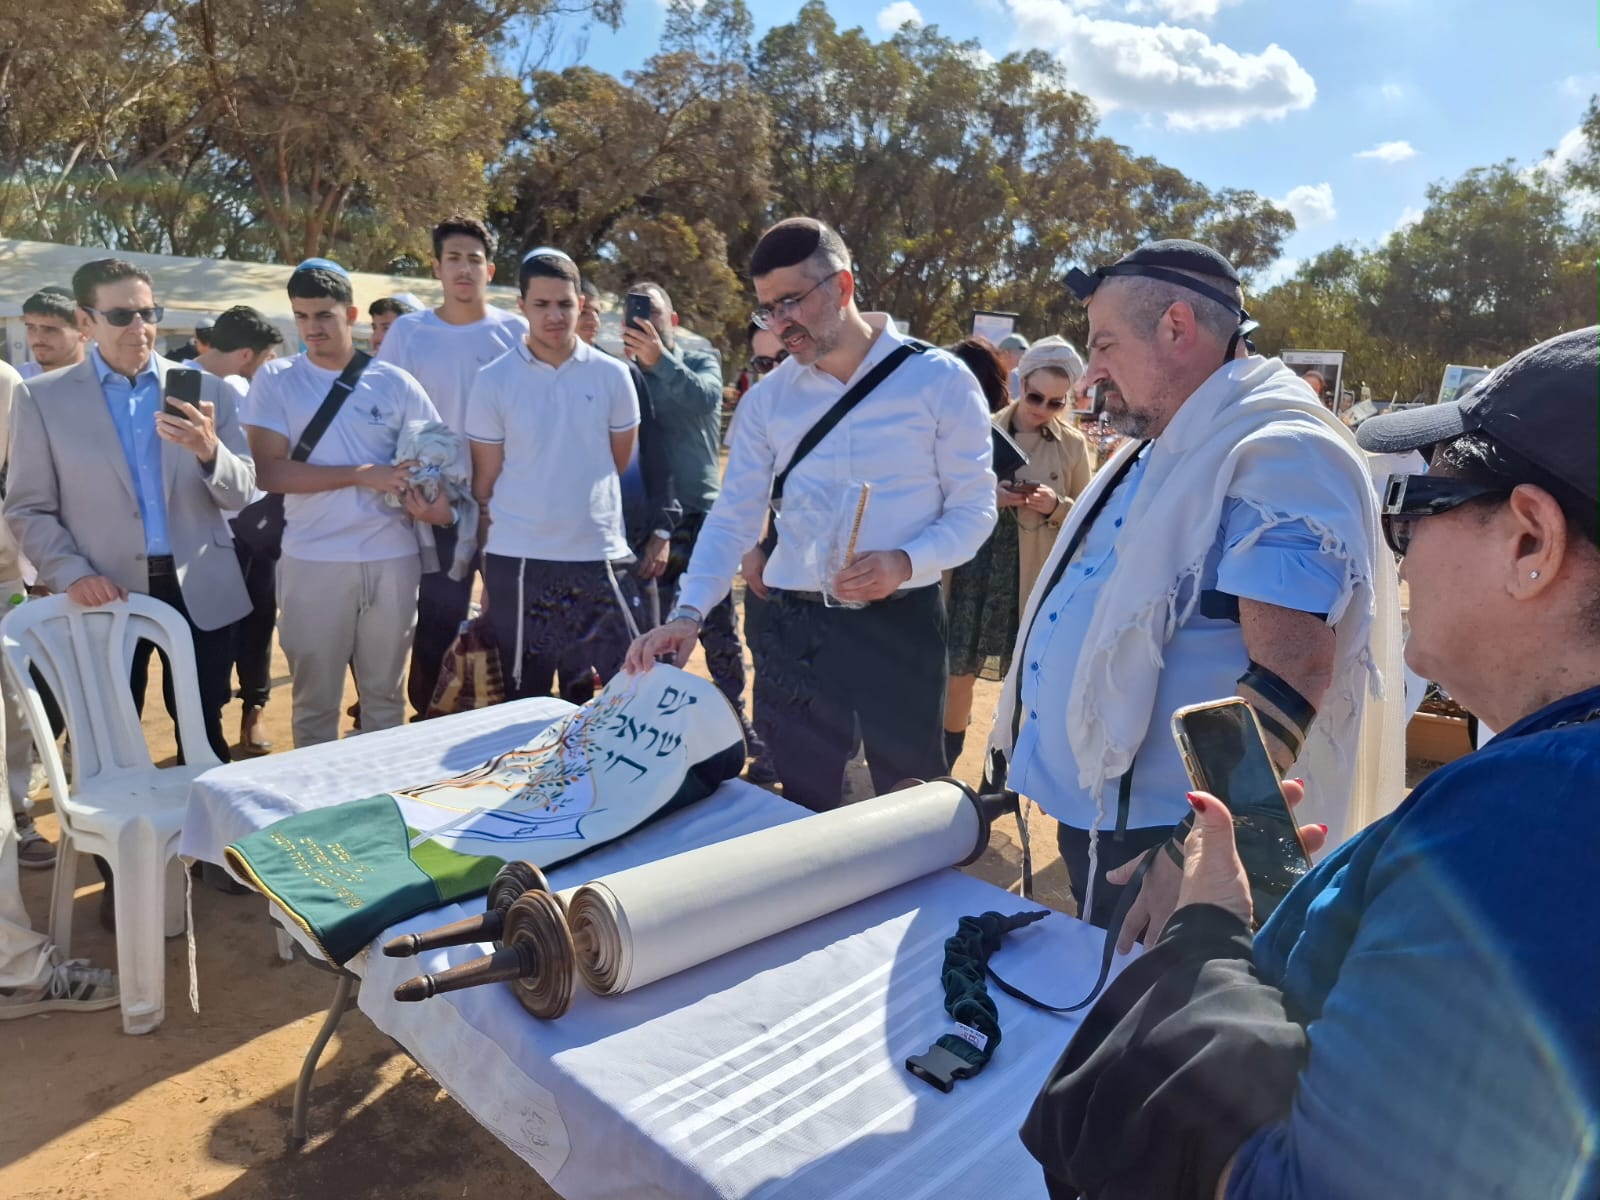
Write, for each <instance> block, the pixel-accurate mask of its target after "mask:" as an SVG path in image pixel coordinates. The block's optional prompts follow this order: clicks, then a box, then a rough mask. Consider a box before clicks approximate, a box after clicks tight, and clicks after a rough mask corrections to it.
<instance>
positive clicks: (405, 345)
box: [377, 307, 528, 433]
mask: <svg viewBox="0 0 1600 1200" xmlns="http://www.w3.org/2000/svg"><path fill="white" fill-rule="evenodd" d="M527 332H528V323H527V321H525V320H523V319H522V318H521V317H519V316H518V315H517V314H516V313H512V312H506V311H505V310H504V309H500V308H494V307H491V308H490V309H489V311H488V312H487V313H486V314H485V315H484V318H483V320H481V321H474V322H473V323H472V324H470V325H452V324H450V323H449V322H448V321H446V320H444V319H443V318H441V317H440V316H439V314H438V313H436V312H434V311H433V309H431V308H430V309H427V310H426V311H424V312H419V313H406V314H405V315H404V316H402V317H398V318H396V319H395V323H394V324H393V325H391V326H389V335H388V336H387V337H386V338H384V339H383V345H382V347H381V348H380V349H379V350H378V355H377V358H378V361H379V362H387V363H393V364H394V365H395V366H397V367H399V368H400V369H401V370H402V371H404V372H406V374H408V375H410V376H411V377H412V378H413V379H415V380H416V381H417V382H418V383H420V384H421V385H422V390H423V391H425V392H427V393H428V399H429V400H432V401H433V406H434V407H435V408H437V409H438V410H439V419H440V420H441V421H443V422H444V423H445V424H446V425H448V426H450V428H451V429H454V430H455V431H456V432H457V433H462V432H464V431H465V429H466V425H467V397H468V396H469V395H470V394H471V392H472V381H473V380H474V379H475V378H477V375H478V372H479V371H481V370H482V369H483V368H484V367H486V366H488V365H489V364H490V363H492V362H493V361H494V360H495V359H497V358H499V357H500V356H501V355H502V354H504V353H505V352H506V351H507V350H510V349H511V348H512V347H513V346H517V345H520V344H521V342H522V339H523V337H524V336H525V335H526V334H527Z"/></svg>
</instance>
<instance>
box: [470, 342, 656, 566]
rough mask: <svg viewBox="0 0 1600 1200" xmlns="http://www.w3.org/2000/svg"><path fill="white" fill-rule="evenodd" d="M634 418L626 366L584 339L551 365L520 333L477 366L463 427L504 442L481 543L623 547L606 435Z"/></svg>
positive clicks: (619, 552)
mask: <svg viewBox="0 0 1600 1200" xmlns="http://www.w3.org/2000/svg"><path fill="white" fill-rule="evenodd" d="M638 424H639V398H638V397H637V396H636V395H635V394H634V391H633V381H632V380H631V379H629V377H628V368H627V367H626V366H624V365H623V364H622V363H621V362H620V361H619V360H617V359H615V358H612V357H611V356H610V355H608V354H602V353H601V352H600V351H598V350H593V349H591V348H590V347H589V346H587V345H585V344H584V343H583V342H582V341H579V342H578V344H577V348H576V349H574V350H573V352H572V357H571V358H569V359H567V361H566V362H564V363H562V364H561V365H560V366H559V367H552V366H550V365H548V364H547V363H543V362H541V361H539V360H538V359H537V358H535V357H534V356H533V353H532V352H531V351H530V350H529V349H528V347H527V346H526V345H525V344H522V343H519V344H518V345H517V346H516V348H515V349H514V350H512V351H511V352H510V353H509V354H506V355H505V356H504V357H502V358H499V359H496V360H495V361H494V362H492V363H490V364H489V365H488V366H487V367H485V368H484V369H483V370H481V371H479V372H478V376H477V380H476V382H475V383H474V385H473V388H472V395H471V397H470V398H469V399H468V401H467V437H468V438H470V439H471V440H472V441H474V442H484V443H486V444H488V445H494V446H502V447H504V449H505V465H504V466H503V467H502V468H501V470H500V477H499V478H498V479H497V480H496V481H495V485H494V495H493V496H492V497H491V498H490V501H489V520H490V526H489V543H488V545H487V546H486V547H485V549H486V550H487V551H488V552H489V553H490V554H499V555H503V556H505V557H507V558H539V559H546V560H548V561H551V562H600V561H602V560H616V559H622V558H627V557H629V554H630V551H629V549H628V539H627V537H626V536H625V534H624V533H623V527H622V487H621V484H620V482H619V481H618V479H617V464H616V460H615V459H613V458H612V456H611V435H612V434H614V433H625V432H626V431H628V430H630V429H633V428H635V427H636V426H637V425H638Z"/></svg>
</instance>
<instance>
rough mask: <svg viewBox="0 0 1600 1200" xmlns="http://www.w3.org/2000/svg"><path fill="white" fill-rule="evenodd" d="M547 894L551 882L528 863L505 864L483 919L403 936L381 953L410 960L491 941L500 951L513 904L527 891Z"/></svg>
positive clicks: (391, 939)
mask: <svg viewBox="0 0 1600 1200" xmlns="http://www.w3.org/2000/svg"><path fill="white" fill-rule="evenodd" d="M549 891H550V881H549V880H548V879H546V878H545V877H544V872H543V871H541V870H539V868H538V867H536V866H534V865H533V864H532V863H530V862H508V863H507V864H506V865H505V866H503V867H501V868H500V870H499V871H497V872H496V873H495V877H494V882H493V883H491V884H490V885H489V894H488V896H487V897H486V898H485V901H484V913H483V915H482V916H479V917H467V918H465V919H464V920H460V921H453V922H451V923H450V924H449V925H441V926H439V928H437V929H429V930H426V931H424V932H422V933H402V934H401V935H400V936H399V937H395V938H390V939H389V940H388V941H387V942H385V943H384V944H383V952H384V954H385V955H387V956H388V957H389V958H412V957H415V956H416V955H418V954H421V953H422V952H423V951H424V950H438V949H441V948H443V947H445V946H474V945H476V944H477V943H479V942H493V943H494V946H495V949H496V950H499V949H501V948H502V947H503V945H504V940H503V939H504V932H505V918H506V913H507V912H508V911H509V910H510V908H511V906H512V904H514V903H515V902H516V901H517V900H518V899H519V898H520V897H521V896H523V895H524V894H526V893H528V892H545V893H548V892H549Z"/></svg>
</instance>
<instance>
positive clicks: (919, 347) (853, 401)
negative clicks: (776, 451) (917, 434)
mask: <svg viewBox="0 0 1600 1200" xmlns="http://www.w3.org/2000/svg"><path fill="white" fill-rule="evenodd" d="M927 348H928V347H927V346H926V345H925V344H924V343H922V342H902V343H900V345H898V346H896V347H895V348H894V349H893V350H891V351H889V353H888V354H887V355H886V356H885V357H884V359H883V361H882V362H880V363H879V364H878V365H877V366H875V367H873V368H872V370H870V371H868V372H867V373H866V374H865V375H863V376H862V377H861V378H860V379H858V380H856V382H855V385H854V386H853V387H851V388H850V390H849V391H847V392H845V394H844V395H842V396H840V397H839V398H838V399H837V400H835V401H834V402H833V407H832V408H830V409H829V410H828V411H827V412H825V413H823V414H822V416H821V417H819V418H818V419H817V423H816V424H815V425H813V426H812V427H811V428H810V429H808V430H806V433H805V436H804V437H803V438H801V439H800V444H799V445H798V446H796V447H795V448H794V453H793V454H791V455H790V456H789V462H788V465H787V466H785V467H784V468H783V470H781V471H779V472H778V475H777V478H775V479H774V480H773V481H772V499H773V500H774V501H778V500H782V499H783V485H784V484H785V483H787V482H788V479H789V473H790V472H791V471H793V470H794V469H795V468H796V467H798V466H799V465H800V460H801V459H803V458H805V456H806V455H808V454H810V453H811V452H812V451H813V450H815V449H816V448H817V444H818V443H819V442H821V441H822V439H823V438H825V437H827V436H828V435H829V434H830V433H832V432H833V430H834V427H835V426H836V425H838V424H839V422H840V421H842V420H844V419H845V417H847V416H849V415H850V410H851V409H852V408H854V407H855V406H856V405H858V404H860V403H861V402H862V401H863V400H865V399H866V398H867V395H868V393H869V392H871V391H872V390H873V389H874V388H875V387H877V386H878V385H879V384H880V383H882V382H883V381H884V380H885V379H887V378H889V376H890V375H892V374H894V369H895V368H896V367H898V366H899V365H900V364H901V363H903V362H905V360H906V359H908V358H910V357H911V356H912V355H913V354H921V353H922V352H923V351H924V350H926V349H927Z"/></svg>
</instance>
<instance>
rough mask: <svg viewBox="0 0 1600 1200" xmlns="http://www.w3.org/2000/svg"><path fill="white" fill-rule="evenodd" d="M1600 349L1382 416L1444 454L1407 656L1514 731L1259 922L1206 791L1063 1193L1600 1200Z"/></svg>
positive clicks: (1052, 1173)
mask: <svg viewBox="0 0 1600 1200" xmlns="http://www.w3.org/2000/svg"><path fill="white" fill-rule="evenodd" d="M1597 340H1600V328H1595V327H1591V328H1588V329H1584V330H1580V331H1577V332H1575V333H1570V334H1565V335H1563V336H1561V337H1558V338H1554V339H1552V340H1550V341H1548V342H1545V343H1542V344H1541V345H1539V346H1536V347H1534V348H1533V349H1531V350H1529V351H1527V352H1525V353H1523V354H1521V355H1519V356H1517V357H1516V358H1514V359H1512V360H1511V361H1510V362H1508V363H1507V364H1505V365H1504V366H1502V367H1501V368H1500V369H1499V370H1498V371H1496V372H1494V373H1493V374H1492V375H1490V376H1489V377H1488V378H1487V379H1486V380H1484V381H1483V382H1482V383H1480V384H1479V385H1478V386H1477V387H1476V388H1474V389H1473V390H1472V391H1471V392H1470V393H1468V394H1467V395H1466V396H1465V397H1464V398H1462V399H1460V400H1457V401H1455V402H1452V403H1450V404H1441V405H1434V406H1431V407H1427V408H1420V409H1413V410H1408V411H1404V412H1399V413H1392V414H1387V415H1385V416H1382V417H1374V418H1372V419H1371V420H1369V421H1367V422H1365V423H1364V424H1363V425H1362V426H1361V430H1360V434H1359V437H1360V441H1361V444H1362V446H1363V447H1364V448H1366V449H1368V450H1373V451H1381V452H1396V451H1403V450H1409V449H1417V448H1423V447H1430V448H1431V449H1432V453H1431V468H1430V471H1429V474H1428V475H1427V476H1425V477H1423V476H1395V477H1394V478H1393V479H1392V480H1391V482H1390V486H1389V488H1388V489H1387V492H1386V495H1385V503H1384V506H1383V523H1384V526H1385V533H1386V535H1387V536H1388V539H1389V542H1390V544H1391V546H1392V547H1393V549H1394V550H1395V552H1396V553H1398V554H1401V555H1404V559H1405V561H1404V567H1403V573H1404V577H1405V578H1406V580H1407V581H1408V582H1409V584H1410V589H1411V622H1412V635H1411V639H1410V641H1409V642H1408V643H1407V646H1406V659H1407V661H1408V662H1409V664H1410V665H1411V666H1412V667H1413V668H1414V669H1415V670H1417V671H1418V672H1420V673H1421V674H1423V675H1425V676H1428V677H1430V678H1434V679H1437V680H1439V681H1440V682H1441V683H1442V684H1443V685H1444V686H1445V687H1447V688H1448V689H1449V691H1450V693H1451V695H1452V696H1454V697H1456V698H1457V699H1458V700H1459V701H1460V702H1461V703H1462V704H1463V705H1465V706H1466V707H1467V708H1469V709H1471V710H1472V711H1473V712H1475V713H1477V714H1478V715H1479V716H1480V717H1481V718H1483V720H1484V721H1486V722H1487V723H1489V724H1490V725H1492V726H1494V727H1495V728H1497V729H1502V730H1504V732H1503V733H1501V734H1499V736H1497V737H1496V738H1495V739H1494V741H1492V742H1490V743H1489V744H1488V745H1487V746H1485V747H1484V748H1483V749H1481V750H1478V751H1477V752H1475V753H1473V754H1471V755H1468V756H1467V757H1465V758H1462V759H1459V760H1457V761H1456V762H1454V763H1451V764H1450V765H1448V766H1446V767H1443V768H1441V769H1440V770H1438V771H1436V772H1434V774H1432V775H1431V776H1429V777H1428V778H1427V779H1426V780H1424V781H1423V782H1422V783H1421V784H1420V785H1419V786H1418V787H1417V788H1416V789H1414V790H1413V791H1412V792H1411V795H1410V796H1409V797H1408V798H1407V800H1406V801H1405V802H1404V803H1403V804H1402V805H1401V806H1400V807H1399V808H1398V809H1396V810H1395V811H1394V812H1393V813H1391V814H1389V815H1388V816H1386V817H1384V818H1382V819H1381V820H1379V821H1378V822H1376V823H1375V824H1373V825H1372V826H1370V827H1368V828H1367V829H1366V830H1364V831H1363V832H1361V833H1360V834H1358V835H1356V836H1355V837H1353V838H1351V839H1350V840H1349V841H1347V842H1345V843H1344V844H1343V845H1341V846H1340V847H1338V849H1336V850H1335V851H1333V852H1332V853H1331V854H1330V855H1328V857H1326V858H1325V859H1324V860H1323V861H1322V862H1321V863H1319V864H1318V865H1317V866H1316V867H1315V868H1313V869H1312V871H1311V872H1310V873H1309V874H1308V875H1306V876H1305V878H1304V879H1303V880H1302V881H1301V882H1300V883H1299V884H1297V885H1296V886H1295V887H1294V889H1293V890H1291V891H1290V892H1289V894H1288V895H1287V897H1285V899H1284V900H1283V902H1282V903H1281V904H1280V905H1279V907H1278V908H1277V910H1276V911H1275V912H1274V913H1273V914H1272V916H1271V917H1270V918H1269V919H1268V920H1267V922H1266V923H1265V925H1263V926H1262V928H1261V930H1260V932H1259V933H1258V934H1256V935H1255V936H1254V938H1253V939H1252V936H1251V915H1252V914H1251V902H1250V892H1249V889H1248V886H1247V883H1246V875H1245V871H1244V868H1243V866H1242V864H1241V862H1240V859H1239V855H1238V852H1237V849H1236V847H1235V842H1234V836H1233V822H1232V818H1231V816H1230V814H1229V812H1228V810H1227V808H1226V807H1225V806H1224V805H1223V803H1222V802H1221V801H1219V800H1218V799H1216V798H1215V797H1212V796H1208V795H1204V794H1201V793H1194V794H1191V796H1190V804H1191V806H1192V807H1193V808H1194V810H1195V814H1196V817H1195V825H1194V830H1193V832H1192V833H1190V834H1189V836H1188V838H1187V840H1186V843H1185V845H1184V860H1185V861H1184V876H1183V885H1182V891H1181V893H1180V897H1179V901H1178V908H1177V911H1176V912H1175V913H1174V915H1173V918H1172V920H1171V922H1170V923H1169V924H1168V925H1167V927H1166V929H1165V931H1164V932H1163V933H1162V934H1161V937H1160V939H1159V940H1158V941H1157V942H1156V944H1155V945H1154V946H1153V947H1152V948H1151V949H1150V950H1149V951H1147V952H1146V953H1145V954H1144V956H1143V957H1142V958H1140V959H1138V960H1137V961H1135V962H1134V963H1132V964H1131V965H1130V966H1129V967H1128V968H1127V969H1126V970H1125V971H1124V972H1123V974H1122V975H1121V976H1120V977H1119V978H1118V979H1117V981H1116V982H1115V983H1113V984H1112V986H1111V987H1110V988H1108V989H1107V991H1106V993H1105V994H1104V996H1103V997H1102V998H1101V1000H1100V1001H1099V1003H1098V1004H1097V1005H1096V1007H1095V1008H1094V1010H1092V1011H1091V1012H1090V1014H1089V1015H1088V1017H1086V1018H1085V1020H1084V1022H1083V1024H1082V1026H1081V1028H1080V1029H1079V1031H1078V1033H1077V1035H1076V1037H1075V1038H1074V1039H1073V1041H1072V1043H1071V1045H1069V1046H1068V1048H1067V1051H1066V1054H1065V1055H1064V1056H1063V1057H1062V1059H1061V1061H1060V1062H1059V1063H1058V1064H1057V1066H1056V1069H1055V1071H1054V1072H1053V1073H1052V1076H1051V1078H1050V1080H1049V1082H1048V1083H1047V1084H1046V1085H1045V1088H1044V1090H1043V1091H1042V1092H1041V1094H1040V1096H1039V1098H1038V1100H1037V1101H1036V1102H1035V1104H1034V1108H1033V1111H1032V1113H1031V1114H1030V1115H1029V1118H1028V1121H1027V1123H1026V1124H1025V1126H1024V1128H1023V1133H1022V1136H1023V1140H1024V1141H1025V1142H1026V1143H1027V1145H1028V1146H1029V1148H1030V1149H1031V1150H1032V1151H1033V1153H1034V1154H1035V1156H1036V1157H1038V1158H1039V1159H1040V1161H1041V1162H1042V1163H1044V1165H1045V1174H1046V1179H1047V1182H1048V1184H1049V1188H1050V1193H1051V1195H1052V1196H1053V1197H1061V1196H1072V1197H1078V1196H1085V1197H1091V1198H1092V1197H1112V1196H1141V1197H1143V1196H1148V1197H1164V1196H1195V1197H1213V1196H1215V1197H1223V1198H1226V1200H1255V1198H1257V1197H1261V1198H1265V1197H1272V1198H1273V1200H1280V1198H1284V1197H1295V1198H1299V1197H1314V1198H1321V1197H1329V1198H1332V1197H1340V1198H1344V1197H1364V1198H1365V1197H1372V1198H1380V1197H1391V1196H1395V1197H1405V1198H1406V1200H1433V1198H1435V1197H1437V1198H1439V1200H1446V1198H1448V1200H1471V1198H1475V1197H1491V1196H1493V1197H1517V1198H1518V1200H1543V1198H1545V1197H1580V1196H1584V1197H1587V1196H1595V1195H1597V1194H1600V1038H1597V1037H1596V1032H1597V1029H1600V1024H1597V1021H1596V1014H1597V1012H1600V1009H1597V1001H1596V997H1597V996H1600V942H1597V941H1596V939H1595V937H1594V929H1595V927H1596V925H1597V924H1600V890H1597V889H1596V888H1595V886H1594V880H1593V876H1594V869H1595V868H1594V861H1595V853H1594V845H1595V830H1596V820H1597V813H1600V516H1597V514H1600V454H1597V445H1600V421H1597V415H1596V414H1597V409H1600V400H1597V382H1600V353H1597ZM1284 792H1285V795H1286V796H1287V797H1288V798H1289V800H1290V802H1291V803H1293V802H1295V801H1297V800H1298V799H1299V797H1300V795H1301V793H1302V789H1301V788H1300V786H1299V785H1298V784H1297V783H1287V784H1285V785H1284ZM1302 834H1303V835H1305V836H1306V837H1307V840H1308V842H1309V843H1311V844H1313V845H1315V844H1318V843H1320V841H1321V831H1320V830H1319V829H1318V828H1317V827H1315V826H1307V827H1304V828H1303V829H1302Z"/></svg>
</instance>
